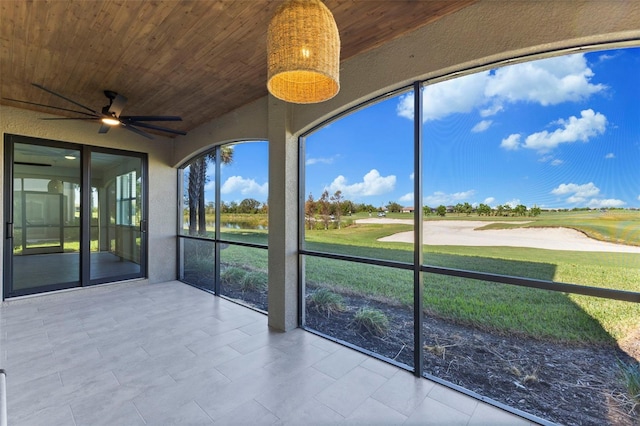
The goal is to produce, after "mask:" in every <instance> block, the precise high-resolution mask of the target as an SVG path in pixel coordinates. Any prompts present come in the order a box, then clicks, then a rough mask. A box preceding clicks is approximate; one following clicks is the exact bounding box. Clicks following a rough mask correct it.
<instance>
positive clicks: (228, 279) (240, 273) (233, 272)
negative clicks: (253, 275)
mask: <svg viewBox="0 0 640 426" xmlns="http://www.w3.org/2000/svg"><path fill="white" fill-rule="evenodd" d="M245 275H247V271H245V270H244V269H242V268H238V267H237V266H228V267H226V268H225V269H224V270H223V271H222V272H220V280H221V281H222V284H226V285H229V286H238V285H240V283H242V281H243V280H244V277H245Z"/></svg>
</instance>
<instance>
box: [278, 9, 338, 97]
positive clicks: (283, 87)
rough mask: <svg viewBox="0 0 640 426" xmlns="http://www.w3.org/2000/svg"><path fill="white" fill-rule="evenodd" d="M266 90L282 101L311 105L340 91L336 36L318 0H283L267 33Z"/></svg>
mask: <svg viewBox="0 0 640 426" xmlns="http://www.w3.org/2000/svg"><path fill="white" fill-rule="evenodd" d="M267 61H268V70H267V71H268V75H267V89H269V92H271V94H272V95H273V96H275V97H276V98H278V99H282V100H283V101H286V102H292V103H297V104H311V103H316V102H322V101H326V100H327V99H331V98H333V97H334V96H335V95H336V94H337V93H338V90H340V82H339V80H340V79H339V74H340V36H339V35H338V26H337V25H336V22H335V20H334V19H333V15H332V14H331V11H330V10H329V9H328V8H327V7H326V6H325V5H324V4H323V3H322V2H321V1H320V0H287V1H286V2H285V3H283V4H282V5H281V6H280V7H279V8H278V9H277V10H276V12H275V14H274V16H273V18H271V22H270V24H269V31H268V34H267Z"/></svg>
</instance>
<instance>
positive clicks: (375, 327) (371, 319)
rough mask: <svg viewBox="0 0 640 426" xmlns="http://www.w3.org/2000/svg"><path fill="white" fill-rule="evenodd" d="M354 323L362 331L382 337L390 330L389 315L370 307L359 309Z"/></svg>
mask: <svg viewBox="0 0 640 426" xmlns="http://www.w3.org/2000/svg"><path fill="white" fill-rule="evenodd" d="M352 325H353V326H354V327H355V328H356V329H358V330H361V331H366V332H368V333H370V334H371V335H373V336H378V337H382V336H384V335H385V334H387V332H388V331H389V319H388V318H387V315H386V314H385V313H384V312H382V311H380V310H378V309H373V308H369V307H362V308H360V309H358V312H356V314H355V316H354V317H353V321H352Z"/></svg>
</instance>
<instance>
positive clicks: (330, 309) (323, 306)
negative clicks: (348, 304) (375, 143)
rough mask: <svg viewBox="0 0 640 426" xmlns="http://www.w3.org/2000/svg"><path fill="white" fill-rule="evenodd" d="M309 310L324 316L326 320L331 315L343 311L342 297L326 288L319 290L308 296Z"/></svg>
mask: <svg viewBox="0 0 640 426" xmlns="http://www.w3.org/2000/svg"><path fill="white" fill-rule="evenodd" d="M309 308H310V309H315V310H316V311H317V312H319V313H321V314H323V315H326V316H327V318H329V317H330V316H331V314H332V313H336V312H342V311H344V310H345V306H344V300H343V299H342V296H340V295H339V294H337V293H334V292H332V291H330V290H327V289H326V288H321V289H319V290H317V291H315V292H314V293H313V294H311V295H310V296H309Z"/></svg>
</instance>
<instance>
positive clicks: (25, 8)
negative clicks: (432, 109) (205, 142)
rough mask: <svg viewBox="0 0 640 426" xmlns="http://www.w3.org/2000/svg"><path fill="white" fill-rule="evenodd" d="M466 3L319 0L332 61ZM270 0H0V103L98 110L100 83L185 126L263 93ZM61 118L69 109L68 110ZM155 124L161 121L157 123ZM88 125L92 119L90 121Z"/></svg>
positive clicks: (135, 105)
mask: <svg viewBox="0 0 640 426" xmlns="http://www.w3.org/2000/svg"><path fill="white" fill-rule="evenodd" d="M474 1H475V0H443V1H439V0H428V1H426V0H424V1H416V0H394V1H389V0H325V1H324V3H325V4H326V5H327V7H328V8H329V9H330V10H331V11H332V12H333V14H334V17H335V19H336V23H337V25H338V29H339V32H340V37H341V42H342V51H341V60H345V59H348V58H350V57H352V56H354V55H357V54H359V53H362V52H364V51H366V50H369V49H371V48H373V47H376V46H378V45H380V44H382V43H385V42H387V41H389V40H391V39H394V38H396V37H398V36H400V35H402V34H404V33H406V32H409V31H412V30H414V29H416V28H418V27H420V26H423V25H427V24H429V23H432V22H434V21H435V20H437V19H439V18H441V17H443V16H445V15H448V14H450V13H454V12H456V11H458V10H460V9H462V8H464V7H466V6H468V5H470V4H472V3H473V2H474ZM280 3H281V1H280V0H277V1H276V0H235V1H232V0H223V1H209V0H207V1H204V0H203V1H198V0H196V1H191V0H189V1H176V0H169V1H128V0H105V1H89V0H81V1H78V0H67V1H60V0H44V1H43V0H37V1H33V0H17V1H16V0H2V1H0V97H1V98H3V99H2V100H0V103H3V104H6V105H11V106H15V107H19V108H28V109H33V110H36V111H42V112H48V113H55V114H66V113H65V112H63V111H59V110H51V109H46V108H41V107H37V106H32V105H28V104H22V103H16V102H12V101H8V100H6V98H10V99H20V100H25V101H29V102H35V103H40V104H45V105H53V106H57V107H62V108H72V109H73V108H75V107H74V105H72V104H69V103H67V102H65V101H64V100H62V99H60V98H58V97H55V96H53V95H50V94H48V93H46V92H44V91H42V90H40V89H38V88H36V87H33V86H32V85H31V83H37V84H41V85H43V86H45V87H47V88H49V89H51V90H54V91H56V92H58V93H61V94H63V95H65V96H66V97H68V98H71V99H73V100H75V101H78V102H80V103H82V104H84V105H87V106H89V107H90V108H92V109H94V110H100V109H101V108H102V107H103V106H104V105H106V104H108V100H107V98H106V97H105V96H104V94H103V90H105V89H108V90H112V91H116V92H118V93H120V94H122V95H124V96H126V97H127V98H128V99H129V101H128V103H127V105H126V107H125V110H124V111H123V114H125V115H179V116H182V118H183V120H184V121H182V122H180V123H167V124H168V125H167V127H171V128H174V129H180V130H185V131H189V130H191V129H193V128H195V127H197V126H198V125H200V124H202V123H205V122H207V121H210V120H212V119H214V118H216V117H218V116H220V115H222V114H224V113H226V112H229V111H231V110H233V109H235V108H238V107H240V106H242V105H244V104H247V103H249V102H251V101H253V100H256V99H258V98H260V97H262V96H265V95H266V94H267V91H266V75H267V72H266V32H267V26H268V23H269V19H270V17H271V16H272V14H273V12H274V11H275V9H276V8H277V6H278V5H279V4H280ZM66 115H67V116H77V115H74V114H72V113H70V114H66ZM159 124H162V123H159ZM96 126H98V125H96Z"/></svg>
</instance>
